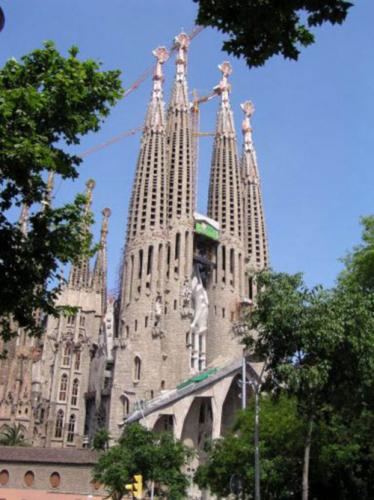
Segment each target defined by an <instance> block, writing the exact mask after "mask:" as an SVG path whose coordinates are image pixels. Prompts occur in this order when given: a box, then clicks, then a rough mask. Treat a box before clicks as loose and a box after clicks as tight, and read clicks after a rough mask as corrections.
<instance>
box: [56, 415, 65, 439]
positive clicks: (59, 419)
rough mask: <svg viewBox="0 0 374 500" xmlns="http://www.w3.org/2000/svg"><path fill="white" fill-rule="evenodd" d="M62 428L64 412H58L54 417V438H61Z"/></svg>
mask: <svg viewBox="0 0 374 500" xmlns="http://www.w3.org/2000/svg"><path fill="white" fill-rule="evenodd" d="M63 426H64V412H63V411H62V410H58V412H57V416H56V425H55V438H61V437H62V429H63Z"/></svg>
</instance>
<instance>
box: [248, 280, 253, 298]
mask: <svg viewBox="0 0 374 500" xmlns="http://www.w3.org/2000/svg"><path fill="white" fill-rule="evenodd" d="M248 296H249V298H250V299H251V300H252V299H253V278H248Z"/></svg>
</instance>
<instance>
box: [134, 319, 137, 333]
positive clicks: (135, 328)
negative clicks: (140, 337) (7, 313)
mask: <svg viewBox="0 0 374 500" xmlns="http://www.w3.org/2000/svg"><path fill="white" fill-rule="evenodd" d="M137 329H138V320H137V319H136V320H135V322H134V330H135V331H137Z"/></svg>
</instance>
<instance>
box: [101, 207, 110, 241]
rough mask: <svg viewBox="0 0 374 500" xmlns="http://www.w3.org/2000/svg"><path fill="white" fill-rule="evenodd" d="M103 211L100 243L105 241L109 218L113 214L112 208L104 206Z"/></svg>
mask: <svg viewBox="0 0 374 500" xmlns="http://www.w3.org/2000/svg"><path fill="white" fill-rule="evenodd" d="M101 213H102V214H103V221H102V223H101V237H100V243H101V244H103V243H105V240H106V236H107V234H108V219H109V217H110V216H111V215H112V211H111V210H110V208H104V210H103V211H102V212H101Z"/></svg>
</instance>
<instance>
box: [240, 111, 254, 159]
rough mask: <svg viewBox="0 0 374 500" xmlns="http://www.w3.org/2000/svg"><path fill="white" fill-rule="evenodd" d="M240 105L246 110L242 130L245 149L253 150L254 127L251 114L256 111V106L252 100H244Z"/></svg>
mask: <svg viewBox="0 0 374 500" xmlns="http://www.w3.org/2000/svg"><path fill="white" fill-rule="evenodd" d="M240 107H241V108H242V110H243V112H244V120H243V122H242V132H243V136H244V149H245V151H252V150H253V146H252V127H251V120H250V118H251V116H252V115H253V113H254V112H255V107H254V105H253V102H252V101H245V102H243V103H242V104H241V105H240Z"/></svg>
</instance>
